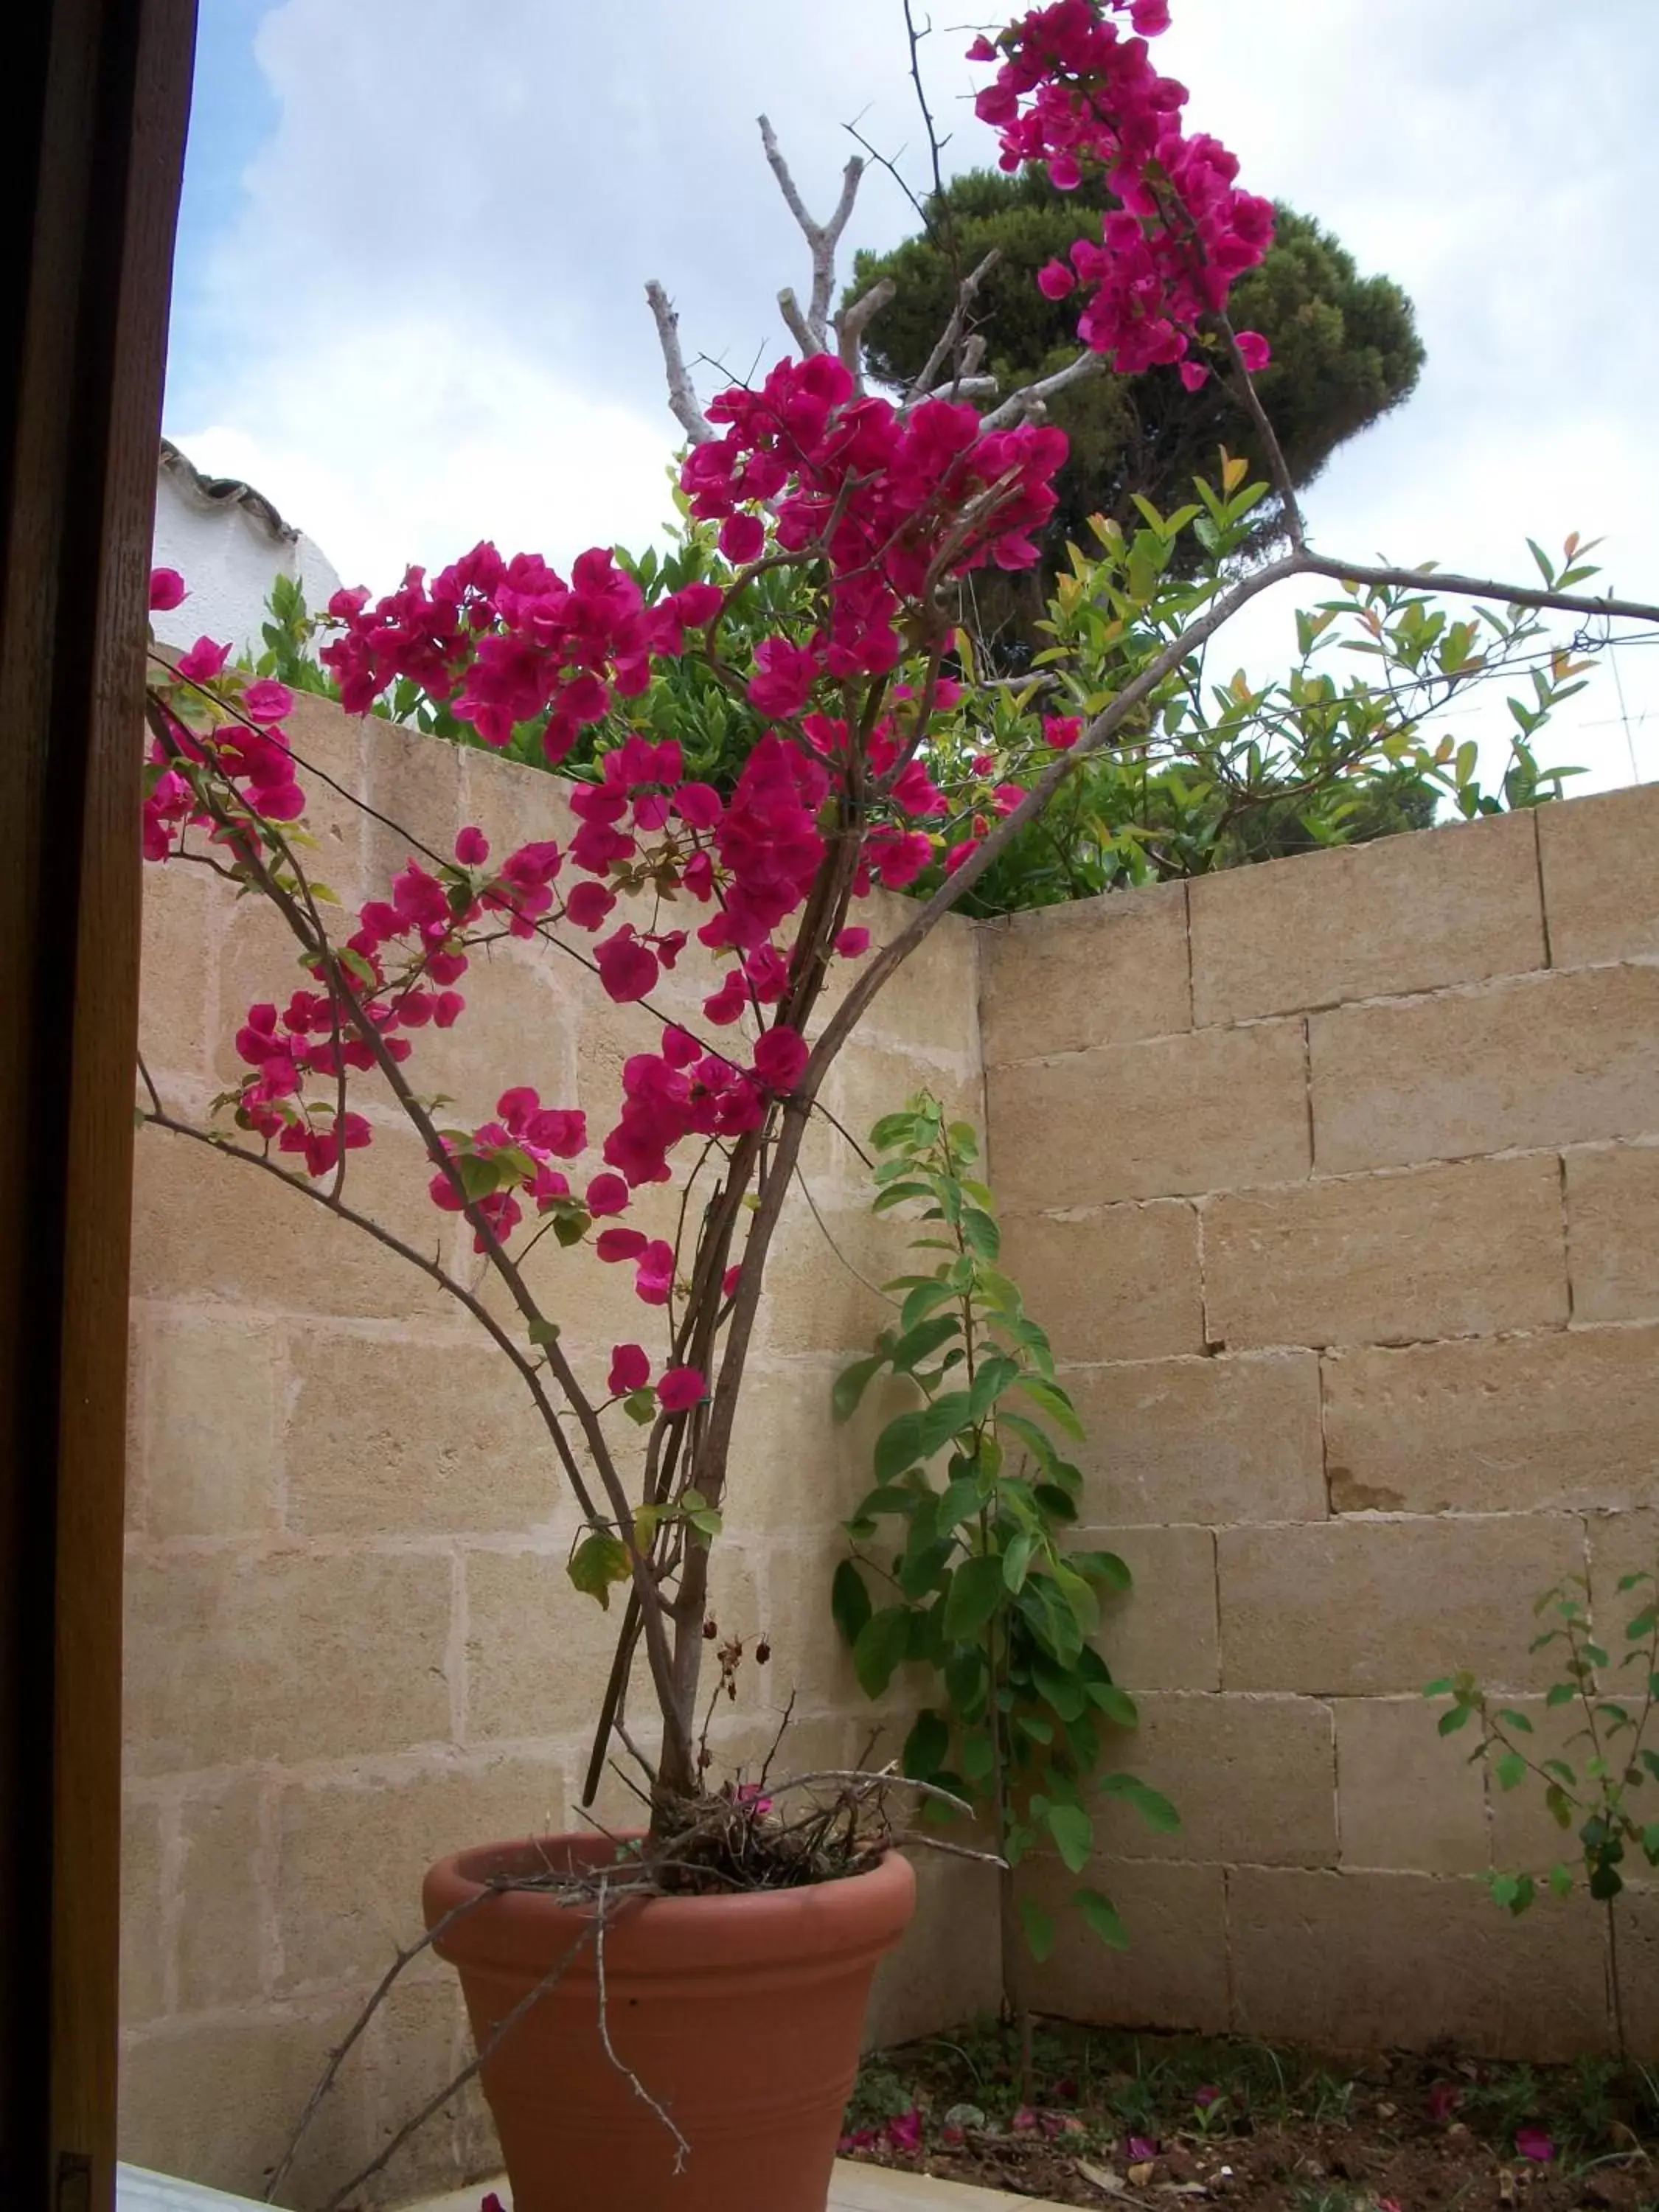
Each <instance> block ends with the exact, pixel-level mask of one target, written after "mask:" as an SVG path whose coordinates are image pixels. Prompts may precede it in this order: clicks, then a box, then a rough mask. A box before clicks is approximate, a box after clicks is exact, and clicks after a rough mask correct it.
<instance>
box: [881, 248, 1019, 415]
mask: <svg viewBox="0 0 1659 2212" xmlns="http://www.w3.org/2000/svg"><path fill="white" fill-rule="evenodd" d="M1001 258H1002V253H1001V249H1000V247H998V246H993V247H992V248H991V250H990V252H988V253H987V255H986V256H985V258H983V260H981V262H979V263H978V264H976V265H975V267H974V268H972V269H970V270H969V271H968V274H967V275H966V276H964V277H963V280H962V282H961V283H960V284H958V285H957V303H956V305H955V307H952V308H951V319H950V320H949V322H947V323H946V324H945V328H944V329H943V330H942V331H940V332H939V337H938V338H937V339H936V340H935V341H934V344H933V351H932V353H930V354H929V355H928V356H927V360H926V361H925V362H923V363H922V366H921V369H920V371H919V372H918V373H917V375H916V378H915V381H914V382H913V383H912V385H911V386H910V389H909V391H908V392H907V393H906V394H905V399H904V404H905V406H906V407H913V406H915V403H916V401H917V400H918V399H921V398H923V397H924V396H925V395H927V393H929V392H932V391H933V379H934V378H935V377H936V376H937V375H938V374H939V370H940V369H941V368H943V367H944V365H945V362H947V361H949V360H951V358H952V357H953V356H956V353H957V341H958V340H959V339H960V338H961V337H962V334H963V327H964V325H966V323H967V320H968V310H969V307H971V306H972V305H973V300H974V295H975V292H977V291H978V289H979V288H980V286H981V284H982V283H984V282H985V279H986V278H987V276H989V275H990V273H991V271H992V270H994V268H995V267H996V265H997V263H998V262H999V261H1000V259H1001ZM975 339H977V341H978V344H979V350H980V353H981V356H982V355H983V353H984V351H985V342H984V340H983V338H981V337H979V334H978V332H977V331H975ZM973 342H974V341H973V340H970V341H969V343H973ZM964 353H965V349H964ZM978 366H979V363H978V362H977V361H975V362H972V363H969V362H966V361H965V359H961V358H959V359H957V371H958V376H959V377H960V376H961V375H962V374H972V372H973V370H974V369H975V368H978ZM991 389H992V390H993V391H995V389H996V385H995V381H994V380H991Z"/></svg>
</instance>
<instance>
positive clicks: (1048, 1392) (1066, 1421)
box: [1020, 1375, 1083, 1439]
mask: <svg viewBox="0 0 1659 2212" xmlns="http://www.w3.org/2000/svg"><path fill="white" fill-rule="evenodd" d="M1020 1388H1021V1389H1022V1390H1024V1393H1025V1395H1026V1396H1027V1397H1028V1398H1029V1399H1030V1401H1031V1402H1032V1404H1033V1405H1035V1406H1040V1407H1042V1411H1043V1412H1044V1413H1047V1414H1048V1418H1049V1419H1050V1420H1051V1421H1053V1422H1054V1425H1055V1427H1056V1428H1060V1429H1063V1430H1064V1431H1065V1432H1066V1435H1067V1436H1068V1437H1078V1438H1079V1439H1080V1438H1081V1437H1082V1435H1083V1424H1082V1422H1081V1421H1080V1420H1079V1419H1078V1417H1077V1409H1076V1407H1074V1406H1073V1403H1072V1401H1071V1400H1070V1399H1069V1398H1068V1397H1067V1396H1066V1393H1065V1392H1064V1391H1063V1390H1062V1389H1060V1385H1059V1383H1046V1382H1044V1381H1042V1379H1041V1377H1040V1376H1035V1375H1028V1376H1026V1377H1025V1379H1024V1382H1023V1383H1021V1384H1020Z"/></svg>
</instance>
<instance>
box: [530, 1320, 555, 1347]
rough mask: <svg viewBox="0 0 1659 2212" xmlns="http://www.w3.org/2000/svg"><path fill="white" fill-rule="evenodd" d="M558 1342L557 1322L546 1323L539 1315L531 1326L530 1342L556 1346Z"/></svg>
mask: <svg viewBox="0 0 1659 2212" xmlns="http://www.w3.org/2000/svg"><path fill="white" fill-rule="evenodd" d="M558 1340H559V1324H558V1323H557V1322H556V1321H544V1320H543V1318H542V1316H541V1315H540V1314H538V1315H537V1316H536V1318H535V1319H534V1321H532V1322H531V1324H530V1341H531V1342H532V1344H556V1343H557V1342H558Z"/></svg>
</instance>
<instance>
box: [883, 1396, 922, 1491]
mask: <svg viewBox="0 0 1659 2212" xmlns="http://www.w3.org/2000/svg"><path fill="white" fill-rule="evenodd" d="M922 1456H923V1455H922V1451H921V1414H920V1413H901V1414H900V1415H899V1416H898V1418H897V1419H896V1420H891V1421H889V1423H888V1424H887V1426H886V1427H885V1428H884V1430H883V1431H882V1432H881V1434H880V1435H879V1436H878V1437H877V1438H876V1449H875V1459H874V1465H875V1474H876V1480H877V1481H878V1482H891V1481H892V1480H894V1478H895V1477H896V1476H897V1475H901V1474H908V1473H909V1471H910V1469H911V1468H913V1467H915V1464H916V1463H917V1462H918V1461H919V1460H920V1459H921V1457H922Z"/></svg>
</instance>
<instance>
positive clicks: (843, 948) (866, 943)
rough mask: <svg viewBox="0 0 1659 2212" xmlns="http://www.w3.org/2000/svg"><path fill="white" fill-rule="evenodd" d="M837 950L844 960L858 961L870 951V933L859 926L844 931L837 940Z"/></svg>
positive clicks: (855, 925)
mask: <svg viewBox="0 0 1659 2212" xmlns="http://www.w3.org/2000/svg"><path fill="white" fill-rule="evenodd" d="M869 950H870V933H869V931H868V930H867V929H865V928H863V927H861V926H860V925H858V924H856V923H855V924H854V925H853V927H850V928H848V929H843V930H842V933H841V934H840V936H839V937H838V938H836V951H837V952H839V953H840V955H841V957H842V959H843V960H858V959H860V958H862V957H863V956H864V954H865V953H866V952H867V951H869Z"/></svg>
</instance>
